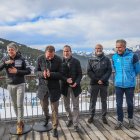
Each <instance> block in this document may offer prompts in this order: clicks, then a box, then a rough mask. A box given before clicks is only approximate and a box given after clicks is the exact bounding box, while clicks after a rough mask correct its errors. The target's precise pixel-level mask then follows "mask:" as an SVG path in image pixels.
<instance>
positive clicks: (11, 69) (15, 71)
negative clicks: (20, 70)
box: [8, 67, 17, 74]
mask: <svg viewBox="0 0 140 140" xmlns="http://www.w3.org/2000/svg"><path fill="white" fill-rule="evenodd" d="M8 72H9V73H13V74H16V73H17V69H16V68H15V67H12V68H9V69H8Z"/></svg>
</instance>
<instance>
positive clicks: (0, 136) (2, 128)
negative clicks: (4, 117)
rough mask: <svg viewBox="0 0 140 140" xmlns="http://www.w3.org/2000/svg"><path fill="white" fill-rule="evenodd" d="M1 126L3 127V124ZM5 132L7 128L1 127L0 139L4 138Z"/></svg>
mask: <svg viewBox="0 0 140 140" xmlns="http://www.w3.org/2000/svg"><path fill="white" fill-rule="evenodd" d="M0 126H3V124H0ZM4 132H5V127H0V138H2V137H3V135H4Z"/></svg>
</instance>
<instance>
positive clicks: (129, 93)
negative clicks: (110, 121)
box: [116, 87, 135, 122]
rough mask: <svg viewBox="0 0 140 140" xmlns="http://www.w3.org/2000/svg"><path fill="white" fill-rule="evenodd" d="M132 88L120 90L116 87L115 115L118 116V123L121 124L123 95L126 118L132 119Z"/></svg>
mask: <svg viewBox="0 0 140 140" xmlns="http://www.w3.org/2000/svg"><path fill="white" fill-rule="evenodd" d="M134 89H135V88H134V87H130V88H121V87H116V104H117V115H118V121H121V122H123V117H124V115H123V108H122V105H123V95H124V93H125V96H126V102H127V112H128V118H129V119H132V118H133V97H134Z"/></svg>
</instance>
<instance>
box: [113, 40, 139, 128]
mask: <svg viewBox="0 0 140 140" xmlns="http://www.w3.org/2000/svg"><path fill="white" fill-rule="evenodd" d="M116 50H117V53H116V54H114V55H113V57H112V61H113V66H114V70H115V88H116V103H117V115H118V122H117V124H116V126H115V129H120V128H121V127H122V124H123V117H124V116H123V108H122V105H123V95H124V93H125V96H126V102H127V107H128V109H127V111H128V119H129V127H130V128H132V127H134V122H133V97H134V89H135V85H136V75H137V74H138V73H139V72H140V63H139V59H138V56H137V55H136V54H134V53H133V52H132V51H131V50H129V49H127V48H126V41H125V40H123V39H121V40H117V41H116Z"/></svg>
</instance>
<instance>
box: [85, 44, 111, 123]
mask: <svg viewBox="0 0 140 140" xmlns="http://www.w3.org/2000/svg"><path fill="white" fill-rule="evenodd" d="M111 72H112V68H111V62H110V60H109V58H108V57H106V56H105V55H104V53H103V46H102V45H101V44H97V45H96V46H95V56H94V57H92V58H90V59H89V61H88V66H87V74H88V76H89V78H90V87H91V88H90V89H91V91H90V93H91V96H90V107H89V111H90V118H89V119H88V123H92V122H93V121H94V116H95V108H96V101H97V97H98V93H99V92H100V97H101V102H102V121H103V123H105V124H107V123H108V122H107V119H106V114H107V87H108V84H109V82H108V80H109V77H110V75H111Z"/></svg>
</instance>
